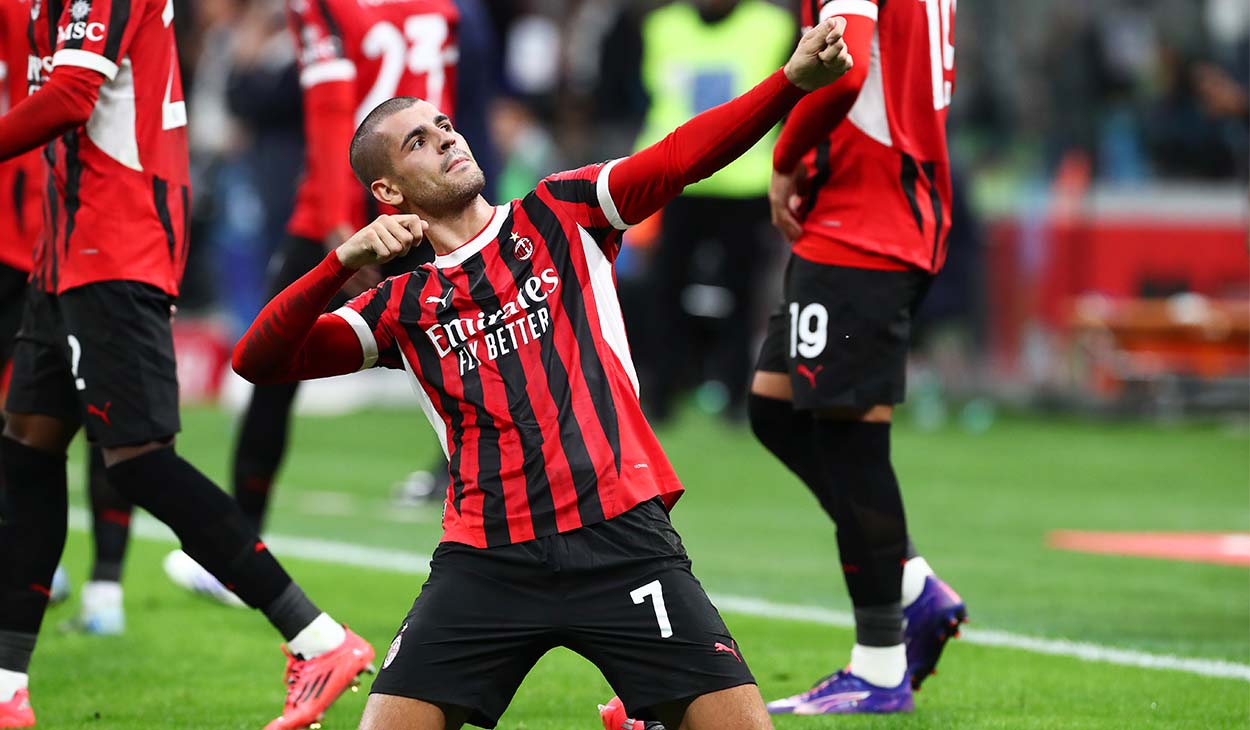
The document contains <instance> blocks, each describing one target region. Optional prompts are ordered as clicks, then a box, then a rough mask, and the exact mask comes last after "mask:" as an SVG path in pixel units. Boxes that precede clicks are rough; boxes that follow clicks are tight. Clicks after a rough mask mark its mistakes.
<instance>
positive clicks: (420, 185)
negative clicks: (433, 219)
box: [380, 101, 486, 215]
mask: <svg viewBox="0 0 1250 730" xmlns="http://www.w3.org/2000/svg"><path fill="white" fill-rule="evenodd" d="M380 131H381V132H382V134H383V136H384V139H385V140H386V145H387V151H388V154H389V155H390V160H391V170H390V174H388V175H387V176H386V178H385V181H386V183H387V184H388V185H389V186H390V187H391V188H392V189H393V190H394V191H397V192H398V193H399V195H400V196H402V199H403V200H402V202H403V203H405V204H406V205H402V204H399V203H396V202H394V201H392V200H383V202H386V203H390V204H392V205H396V207H399V208H400V209H405V208H406V207H408V206H415V207H416V208H417V209H420V210H421V211H422V212H425V213H428V214H432V215H446V214H452V213H454V212H456V211H458V210H461V209H463V208H464V207H465V206H467V205H468V204H469V202H470V201H472V200H473V199H474V198H476V197H477V196H478V195H479V194H480V193H481V192H482V187H483V186H484V185H485V184H486V177H485V176H484V175H483V174H482V168H480V167H478V164H477V160H475V159H473V153H472V152H470V151H469V145H468V144H467V143H465V141H464V137H462V136H460V134H459V133H458V132H457V131H456V130H455V129H454V128H453V127H452V126H451V120H450V119H448V118H447V115H445V114H443V113H442V112H440V111H439V110H438V107H436V106H434V105H433V104H431V103H429V102H428V101H420V102H417V103H416V104H413V105H412V106H410V107H408V108H407V109H403V110H400V111H398V112H396V113H394V114H392V115H391V116H389V117H388V118H387V119H386V120H384V121H383V122H382V124H381V125H380Z"/></svg>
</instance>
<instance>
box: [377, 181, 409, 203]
mask: <svg viewBox="0 0 1250 730" xmlns="http://www.w3.org/2000/svg"><path fill="white" fill-rule="evenodd" d="M369 192H371V193H373V198H374V200H377V201H378V202H379V203H386V204H387V205H389V206H391V207H393V208H398V207H399V204H400V203H402V202H404V194H403V193H401V192H399V190H398V189H397V188H395V187H394V186H393V185H391V184H390V183H389V182H387V180H386V178H382V179H381V180H374V181H373V184H372V185H370V186H369Z"/></svg>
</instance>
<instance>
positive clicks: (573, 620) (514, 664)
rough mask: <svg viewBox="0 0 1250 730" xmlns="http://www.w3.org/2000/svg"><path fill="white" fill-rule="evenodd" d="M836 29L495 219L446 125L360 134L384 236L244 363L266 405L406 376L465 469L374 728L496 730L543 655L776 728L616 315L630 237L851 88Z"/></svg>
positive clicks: (735, 723)
mask: <svg viewBox="0 0 1250 730" xmlns="http://www.w3.org/2000/svg"><path fill="white" fill-rule="evenodd" d="M840 33H841V22H840V21H839V22H832V21H831V22H829V23H824V24H821V25H820V26H819V27H818V28H814V29H811V30H809V32H808V33H807V34H805V35H804V37H803V38H802V40H801V41H800V42H799V45H798V48H797V49H796V51H795V52H794V55H793V56H792V57H791V59H790V61H789V62H788V63H787V64H786V67H785V68H784V69H783V70H780V71H778V72H776V73H775V74H773V75H772V76H770V77H769V78H767V79H766V80H764V81H763V82H762V83H760V84H759V85H758V86H756V87H755V88H753V89H752V90H751V91H749V92H747V93H746V94H745V95H743V96H741V97H738V98H737V99H734V100H732V101H730V102H728V103H727V104H724V105H722V106H719V107H716V108H714V109H712V110H710V111H708V112H705V113H703V114H701V115H699V116H696V117H695V118H694V119H692V120H690V121H689V122H687V123H686V124H684V125H682V126H681V127H679V128H678V129H677V130H676V131H674V132H673V133H672V134H670V135H669V136H668V137H666V138H664V139H663V140H661V141H660V142H658V143H657V144H655V145H653V146H652V147H649V148H647V149H645V150H642V151H641V152H638V153H637V154H635V155H633V156H631V157H628V158H625V159H623V160H618V161H614V162H610V163H607V164H603V165H592V166H589V167H584V168H581V169H579V170H574V171H571V172H564V173H559V174H556V175H552V176H550V177H548V178H545V179H544V180H542V181H541V182H540V183H539V185H538V187H537V189H535V190H534V191H533V192H531V193H530V194H528V195H526V196H525V197H524V198H522V199H519V200H514V201H512V202H510V203H506V204H503V205H499V206H492V205H490V204H489V203H487V202H486V200H485V199H484V198H483V197H482V196H481V195H480V191H481V190H482V187H483V185H484V184H485V178H484V176H483V175H482V172H481V170H480V168H479V167H478V165H477V163H476V161H475V160H474V159H473V157H472V155H471V153H470V151H469V149H468V147H467V145H466V144H465V142H464V138H463V137H461V136H460V135H459V134H458V133H457V132H456V131H455V130H454V128H453V127H452V125H451V121H450V120H449V119H448V117H447V116H446V115H444V114H443V113H442V112H441V111H439V109H438V108H437V107H436V106H434V105H433V104H431V103H429V102H426V101H422V100H420V99H415V98H411V97H400V98H396V99H392V100H390V101H387V102H384V103H383V104H381V105H380V106H378V107H377V108H376V109H374V110H373V111H372V112H370V113H369V115H368V116H367V117H366V118H365V120H364V121H363V122H362V123H361V125H360V127H359V128H358V129H357V130H356V134H355V137H354V138H353V140H352V146H351V161H352V167H353V169H354V170H355V172H356V176H357V178H358V179H360V180H361V181H362V182H363V183H364V184H365V185H366V186H368V188H369V189H370V191H371V192H372V194H373V196H374V197H375V198H376V199H377V200H378V201H379V202H381V203H385V204H387V205H391V206H393V207H395V208H397V209H399V210H400V211H401V212H402V214H401V215H397V216H394V217H391V216H382V217H380V218H378V219H377V220H376V221H374V222H373V223H372V224H370V225H369V226H367V227H366V228H364V229H362V230H361V231H359V232H358V233H357V234H355V235H354V236H352V237H351V238H350V239H348V240H347V242H345V243H344V244H343V245H341V246H339V247H338V248H337V249H336V250H335V251H334V252H332V253H331V254H330V255H328V256H327V257H326V258H325V260H324V261H322V262H321V263H320V264H319V265H318V266H317V267H316V268H315V269H313V271H311V272H309V273H308V274H307V275H305V276H304V277H302V278H301V279H300V280H299V281H297V282H296V283H295V284H294V285H292V286H291V287H288V288H287V289H286V290H285V291H283V292H282V293H281V294H279V295H278V297H277V298H275V299H274V300H273V301H272V302H270V303H269V304H268V305H266V307H265V308H264V310H262V312H261V314H260V316H259V317H258V318H257V321H256V322H255V323H254V324H253V325H252V327H251V329H249V330H248V333H247V334H246V335H245V336H244V337H243V339H242V340H241V341H240V342H239V344H238V346H237V347H236V348H235V353H234V366H235V369H236V370H237V371H238V372H239V373H240V374H242V375H243V376H244V377H246V378H248V379H249V380H252V381H254V382H262V383H263V382H282V381H288V380H296V379H305V378H317V377H326V376H330V375H338V374H343V373H349V372H353V371H357V370H360V369H363V368H367V367H372V366H375V365H381V366H384V367H389V368H404V369H405V370H407V371H408V373H409V374H410V376H411V377H412V379H413V385H414V392H415V393H416V395H417V398H418V401H419V402H420V404H421V406H422V410H423V411H424V412H425V415H426V416H427V418H428V419H429V421H430V424H431V426H432V427H433V428H434V430H435V432H436V433H437V434H438V435H439V439H440V441H441V442H442V443H443V445H444V447H445V450H446V453H447V455H448V456H449V458H450V467H451V475H452V484H451V486H450V487H449V488H448V493H447V497H446V502H445V511H444V517H443V528H444V536H443V540H442V542H441V543H440V545H439V547H438V548H437V549H436V550H435V552H434V557H433V559H432V561H431V568H430V577H429V580H428V581H427V582H426V584H425V586H424V588H423V589H422V591H421V595H420V596H419V597H418V598H417V599H416V601H415V602H414V603H413V606H412V610H411V611H410V612H409V614H408V616H407V617H406V618H405V620H404V621H403V623H402V625H401V628H400V629H399V631H398V633H397V635H396V637H395V640H394V642H393V643H392V644H391V647H390V650H389V651H388V653H387V656H386V660H385V662H384V663H383V665H382V669H381V671H380V673H379V675H378V678H377V680H376V681H375V682H374V684H373V689H372V694H371V696H370V698H369V703H368V705H367V706H366V709H365V715H364V718H363V720H362V722H361V727H362V728H366V729H367V730H372V729H375V728H387V729H388V730H405V729H410V728H421V729H424V730H435V729H436V728H438V729H441V728H459V727H461V726H462V725H463V724H464V723H466V722H467V723H471V724H474V725H480V726H482V727H494V726H495V724H496V722H497V721H498V719H499V717H500V715H501V714H502V713H503V711H504V710H505V708H506V707H507V706H508V703H509V702H510V701H511V698H512V696H513V694H514V693H515V692H516V689H517V687H518V686H519V685H520V683H521V681H522V679H523V678H524V677H525V675H526V674H527V673H528V672H529V670H530V668H531V667H533V665H534V663H535V662H537V660H538V658H539V657H541V656H542V655H543V654H544V653H545V652H546V651H547V650H549V649H551V648H553V647H555V646H561V645H563V646H568V647H570V648H572V649H573V650H574V651H577V652H579V653H581V654H582V655H583V656H586V657H587V658H589V659H590V660H591V661H593V662H594V663H595V664H596V666H598V667H599V669H600V670H601V671H602V672H603V673H604V676H605V677H606V678H607V679H608V681H609V683H610V684H612V686H613V687H614V688H615V689H616V690H617V692H618V693H619V694H620V696H621V698H622V699H623V700H624V703H625V706H627V707H629V708H630V709H631V710H632V711H633V712H634V713H636V714H637V715H639V716H642V717H648V718H659V719H660V720H662V721H663V722H665V724H666V725H668V726H670V727H674V728H676V727H685V728H687V729H688V730H701V729H708V730H710V729H711V728H717V729H718V730H737V729H739V728H741V729H746V728H768V727H770V726H771V724H770V722H769V719H768V716H767V713H766V712H765V709H764V703H763V701H762V699H761V698H760V695H759V691H758V689H756V687H755V686H754V685H755V682H754V679H753V678H752V676H751V673H750V671H749V670H748V669H747V666H746V664H745V663H744V661H743V657H742V654H741V652H740V650H739V647H738V645H737V644H736V642H734V640H733V637H732V636H731V635H730V634H729V631H728V629H726V628H725V625H724V622H722V621H721V619H720V616H719V615H718V614H717V612H716V609H715V607H713V606H712V604H711V602H710V601H709V600H708V598H707V596H706V594H705V593H704V592H703V588H702V587H701V586H700V585H699V583H698V581H697V580H695V578H694V576H693V575H692V574H691V572H690V561H689V559H688V558H687V557H686V554H685V550H684V548H683V547H682V545H681V540H680V538H679V537H678V535H677V533H676V532H675V531H674V530H673V528H672V525H671V524H670V523H669V520H668V509H669V508H671V507H672V505H673V504H674V503H675V502H676V501H677V499H678V497H679V496H680V495H681V492H682V487H681V484H680V483H679V482H678V480H677V477H676V475H675V474H674V473H673V469H672V467H671V466H670V464H669V462H668V459H667V457H666V456H665V455H664V452H663V450H662V449H661V448H660V444H659V442H658V440H657V439H656V437H655V435H654V434H653V433H652V431H651V429H650V427H649V426H648V424H647V422H646V419H645V418H644V417H643V414H642V409H641V407H640V405H639V402H638V385H637V378H636V376H635V374H634V368H633V364H632V361H631V359H630V354H629V346H628V343H627V342H626V339H625V328H624V323H623V321H622V318H621V310H620V305H619V303H618V301H617V296H616V289H615V281H614V276H613V261H614V260H615V257H616V254H617V252H618V250H619V247H620V243H621V232H622V231H623V230H625V229H626V228H627V227H628V225H629V224H630V223H636V222H638V221H641V220H643V219H644V218H646V217H647V216H649V215H651V214H652V213H654V212H655V211H657V210H659V209H660V208H661V207H662V206H663V205H664V204H665V203H667V202H668V201H670V200H671V199H672V198H673V197H675V196H676V195H677V194H678V193H680V192H681V190H682V188H683V187H684V186H685V185H687V184H690V183H692V182H694V181H696V180H700V179H703V178H705V177H707V176H708V175H710V174H712V173H713V172H715V171H716V170H718V169H720V168H721V167H723V166H724V165H725V164H727V163H728V162H729V161H731V160H733V159H735V158H736V157H737V156H739V155H740V154H742V153H743V152H745V151H746V150H747V149H748V148H750V147H751V146H752V145H753V144H754V143H755V142H756V141H758V140H759V139H760V138H761V137H763V136H764V134H765V133H766V132H767V131H768V130H769V129H770V128H771V127H772V126H773V125H774V124H776V123H777V121H778V120H779V119H780V118H781V116H782V115H783V114H784V113H785V112H786V111H787V110H788V109H789V108H790V106H791V105H793V104H794V102H795V101H797V100H798V99H799V98H801V97H802V96H803V93H804V89H814V88H818V87H820V86H823V85H825V84H827V83H830V82H831V81H833V80H834V79H836V78H837V77H838V76H839V75H841V74H842V73H843V72H844V71H845V70H846V68H847V67H848V66H849V65H850V59H849V57H847V56H846V54H845V48H844V47H843V45H842V43H841V40H840ZM425 240H428V241H429V243H430V244H431V246H432V248H433V249H434V251H435V252H436V253H437V256H436V257H435V258H434V261H433V262H432V263H429V264H425V265H422V266H421V267H420V268H418V269H416V270H415V271H412V272H410V273H407V274H404V275H401V276H396V277H393V278H390V279H387V280H386V281H384V282H383V283H381V284H380V285H378V286H377V287H375V288H373V289H371V290H369V291H367V292H365V293H364V294H361V295H360V296H358V297H356V298H355V299H353V300H352V301H350V302H349V303H348V304H347V305H346V306H344V307H342V308H340V309H338V310H335V311H334V312H333V313H328V314H325V313H323V310H324V309H325V307H326V305H327V304H328V303H329V302H330V300H331V298H332V297H334V295H335V294H336V293H337V292H338V290H339V288H340V287H341V286H342V285H343V284H344V282H346V281H348V280H349V279H350V278H351V277H352V276H353V274H354V272H355V271H356V270H357V269H359V268H361V267H363V266H365V265H368V264H372V263H377V262H379V261H387V260H389V259H392V258H394V257H395V256H398V255H400V254H402V253H404V252H406V251H407V250H408V249H409V248H410V247H411V246H413V245H415V244H418V243H421V242H422V241H425Z"/></svg>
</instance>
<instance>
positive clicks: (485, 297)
mask: <svg viewBox="0 0 1250 730" xmlns="http://www.w3.org/2000/svg"><path fill="white" fill-rule="evenodd" d="M614 164H615V163H608V164H606V165H592V166H589V167H584V168H582V169H579V170H575V171H572V172H565V173H560V174H557V175H553V176H551V177H548V178H546V179H544V180H543V181H542V182H541V183H540V184H539V185H538V187H537V188H536V189H535V190H534V191H533V192H532V193H530V194H529V195H527V196H526V197H524V198H522V199H519V200H514V201H512V202H511V203H508V204H505V205H500V206H498V207H497V208H495V211H494V214H493V216H492V218H491V219H490V223H489V224H488V225H487V226H486V227H485V228H484V229H483V230H482V231H481V232H480V233H479V234H478V235H477V236H475V237H474V238H473V239H472V240H470V241H469V242H467V243H465V244H464V245H462V246H460V247H459V248H457V249H455V250H454V251H452V252H450V253H447V254H444V255H440V256H437V257H436V258H435V260H434V262H433V263H430V264H426V265H424V266H422V267H421V268H420V269H418V270H416V271H414V272H412V273H409V274H405V275H402V276H399V277H395V278H392V279H389V280H387V281H385V282H383V283H382V284H381V285H380V286H378V287H377V288H375V289H373V290H371V291H369V292H366V293H365V294H363V295H361V296H359V297H357V298H355V299H354V300H352V301H351V302H349V303H348V304H347V305H346V306H344V307H343V308H342V309H339V310H338V311H337V312H336V314H337V315H338V316H340V317H342V318H343V319H345V320H346V321H347V322H348V323H349V324H351V325H352V327H353V328H354V329H355V331H356V333H357V336H358V337H359V339H360V342H361V345H362V348H363V350H364V354H365V360H364V362H365V367H369V366H372V365H374V364H377V365H382V366H385V367H390V368H404V369H406V370H407V371H408V373H409V374H410V375H411V376H412V378H413V381H414V382H413V385H414V390H415V392H416V394H417V397H418V399H419V400H420V402H421V404H422V408H423V410H424V411H425V414H426V416H427V417H428V419H429V421H430V423H431V425H432V426H433V427H434V430H435V431H436V432H437V433H438V435H439V439H440V441H441V442H442V443H443V446H444V449H445V451H446V454H447V457H448V460H449V464H450V470H451V477H452V485H451V487H450V489H449V495H448V502H447V509H446V511H445V513H444V517H443V527H444V530H445V532H444V537H443V539H444V540H446V541H453V542H460V543H465V544H468V545H474V546H477V547H487V546H494V545H504V544H509V543H514V542H522V541H525V540H531V539H533V538H535V537H541V536H543V535H550V534H554V533H557V532H565V531H569V530H574V529H577V528H579V527H582V526H584V525H589V524H593V523H595V522H600V521H602V520H605V519H611V518H612V517H615V516H616V515H619V514H621V513H622V512H625V511H626V510H628V509H630V508H631V507H634V506H635V505H638V504H640V503H642V502H644V501H646V500H648V499H652V498H654V497H656V496H659V497H662V498H663V499H664V500H665V501H666V502H667V503H668V504H669V505H670V506H671V505H672V503H673V502H675V501H676V500H677V498H678V497H679V496H680V494H681V491H682V487H681V484H680V483H679V482H678V479H677V476H676V474H675V473H674V471H673V468H672V466H671V465H670V464H669V462H668V458H667V457H666V456H665V455H664V452H663V450H662V449H661V448H660V444H659V441H658V440H657V439H656V437H655V434H654V433H653V432H652V431H651V427H650V426H649V425H648V423H647V421H646V419H645V418H644V417H643V413H642V409H641V407H640V405H639V402H638V381H637V375H636V374H635V371H634V365H633V361H632V359H631V357H630V351H629V345H628V343H627V341H626V338H625V325H624V321H623V319H622V317H621V309H620V304H619V302H618V299H617V294H616V284H615V278H614V274H613V269H612V262H613V260H614V259H615V256H616V252H617V250H618V247H619V245H620V236H621V231H622V230H624V229H625V227H626V226H625V224H624V222H623V221H622V220H621V218H620V216H619V214H618V213H617V207H616V204H615V203H614V202H613V200H612V197H611V195H610V194H609V193H608V185H607V181H608V176H609V174H610V172H611V169H612V167H613V165H614Z"/></svg>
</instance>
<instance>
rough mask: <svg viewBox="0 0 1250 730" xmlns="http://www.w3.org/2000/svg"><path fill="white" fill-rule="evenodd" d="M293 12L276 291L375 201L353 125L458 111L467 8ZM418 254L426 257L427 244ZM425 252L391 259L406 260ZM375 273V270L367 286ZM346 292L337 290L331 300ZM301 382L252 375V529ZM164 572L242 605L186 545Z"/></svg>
mask: <svg viewBox="0 0 1250 730" xmlns="http://www.w3.org/2000/svg"><path fill="white" fill-rule="evenodd" d="M287 18H288V22H289V25H290V28H291V33H292V35H293V36H294V38H295V42H296V48H297V52H298V55H299V64H300V85H301V86H302V87H303V97H304V131H305V135H304V136H305V139H306V148H305V149H306V151H305V155H304V160H305V162H304V179H303V180H302V182H301V184H300V186H299V191H298V193H297V195H296V200H295V210H294V211H293V213H292V215H291V219H290V221H289V222H288V224H287V233H288V235H287V238H286V240H285V241H284V242H283V243H282V246H281V248H280V249H279V251H278V253H277V255H276V256H277V258H276V260H275V262H274V266H273V269H272V270H273V271H274V272H275V273H274V275H273V276H272V278H271V281H270V283H269V286H270V297H272V296H273V295H275V294H277V293H278V292H280V291H282V290H283V289H284V288H286V287H287V286H289V285H290V284H291V283H292V282H294V281H295V280H296V279H298V278H299V277H300V276H302V275H304V274H305V273H307V272H308V271H309V270H311V269H312V268H313V267H314V266H316V265H317V263H318V262H320V261H321V259H322V258H323V257H324V256H325V253H326V246H327V245H329V246H330V247H334V246H337V245H338V244H340V243H342V242H343V241H344V240H345V239H346V238H347V237H348V236H349V235H351V233H352V231H355V230H356V229H358V228H360V227H361V226H362V225H364V223H365V221H366V220H367V219H368V217H367V216H366V215H365V214H366V210H367V209H372V208H375V207H376V206H374V205H373V204H372V199H371V198H370V197H369V196H368V195H367V194H365V192H364V191H362V190H361V189H360V187H359V185H358V183H357V182H356V180H355V178H354V177H353V175H352V170H351V165H350V163H349V162H348V145H349V144H350V143H351V139H352V132H353V130H355V128H356V124H357V123H358V122H360V120H361V119H363V118H364V115H365V114H367V113H368V112H369V110H371V109H373V108H374V107H375V106H377V105H378V104H379V103H381V102H383V101H385V100H387V99H389V98H391V97H393V96H419V97H422V98H425V99H429V100H430V101H431V102H433V103H435V104H437V105H438V106H439V108H440V109H443V110H445V111H446V113H447V114H448V115H449V116H452V117H453V118H454V116H455V96H456V63H457V61H458V58H459V48H458V46H457V42H456V41H457V28H458V26H459V21H460V15H459V11H458V9H457V7H456V4H455V3H454V2H453V1H452V0H388V2H357V0H288V2H287ZM369 217H371V216H369ZM414 256H415V257H420V256H426V251H418V252H415V253H414ZM426 258H427V259H428V256H427V257H426ZM418 263H420V262H418V261H412V262H393V264H392V266H395V267H397V268H395V269H394V270H395V271H400V270H408V269H411V268H413V267H415V266H416V265H417V264H418ZM405 264H406V265H407V268H398V267H403V266H404V265H405ZM374 276H375V277H376V274H374ZM376 282H377V278H373V279H372V280H371V281H369V282H368V284H367V285H371V284H373V283H376ZM346 300H347V297H346V296H342V297H341V298H340V299H339V300H337V301H336V302H334V304H335V306H337V305H338V304H342V303H343V302H345V301H346ZM297 388H298V384H297V383H282V384H269V385H260V386H257V387H256V389H255V390H254V391H253V392H252V396H251V400H250V401H249V402H248V406H247V408H246V410H245V411H244V415H243V420H242V423H241V425H240V428H239V433H238V436H237V439H236V441H235V450H234V458H233V469H232V472H233V475H232V480H233V485H232V487H233V490H234V496H235V500H236V501H237V502H238V503H239V507H240V508H241V509H242V510H243V514H244V516H245V517H246V518H247V520H248V522H249V523H250V525H251V526H252V528H253V529H255V530H256V531H257V532H260V530H261V527H262V523H263V522H264V517H265V512H266V509H267V507H268V504H269V497H270V492H271V489H272V487H273V481H274V477H275V475H276V474H277V472H278V468H279V466H280V465H281V463H282V457H283V455H284V453H285V451H286V445H287V435H288V433H289V429H290V420H291V408H292V405H293V403H294V401H295V395H296V391H297ZM165 572H166V573H167V574H168V575H169V577H170V578H171V579H172V580H173V581H174V582H175V583H177V584H178V585H180V586H182V587H184V588H187V589H190V590H194V591H197V592H200V593H204V594H206V595H208V596H211V597H213V598H216V599H217V600H219V601H221V602H223V603H226V604H229V605H242V604H241V602H240V601H239V600H238V598H237V597H236V596H234V594H233V593H231V592H230V591H229V590H228V589H226V588H225V587H224V586H222V585H221V583H220V582H218V581H216V580H214V579H213V577H212V576H211V575H209V574H208V573H207V572H206V571H205V570H204V569H203V568H202V567H200V566H199V565H197V564H196V563H195V561H193V560H191V559H190V558H189V557H187V555H186V554H185V553H183V552H182V551H174V552H173V553H171V554H170V555H169V556H168V557H167V558H166V559H165Z"/></svg>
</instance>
